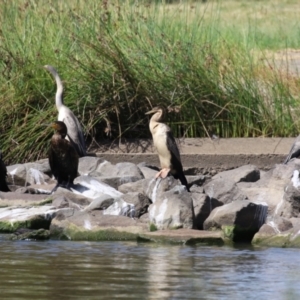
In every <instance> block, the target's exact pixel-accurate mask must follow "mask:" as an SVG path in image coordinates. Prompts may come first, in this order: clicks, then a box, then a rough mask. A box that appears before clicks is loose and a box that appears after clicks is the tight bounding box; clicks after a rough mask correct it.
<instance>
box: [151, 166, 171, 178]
mask: <svg viewBox="0 0 300 300" xmlns="http://www.w3.org/2000/svg"><path fill="white" fill-rule="evenodd" d="M169 172H170V169H169V168H163V169H161V170H160V171H159V172H158V173H157V174H156V175H155V178H156V179H157V178H159V177H161V178H166V177H167V176H168V174H169Z"/></svg>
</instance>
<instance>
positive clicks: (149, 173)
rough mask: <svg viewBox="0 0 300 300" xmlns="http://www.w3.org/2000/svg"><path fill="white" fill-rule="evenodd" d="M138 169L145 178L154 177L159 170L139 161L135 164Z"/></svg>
mask: <svg viewBox="0 0 300 300" xmlns="http://www.w3.org/2000/svg"><path fill="white" fill-rule="evenodd" d="M137 166H138V168H139V169H140V171H141V172H142V174H143V176H144V178H146V179H148V178H149V179H152V178H154V177H155V175H156V174H157V173H158V172H159V170H158V169H157V168H151V167H150V166H148V165H147V164H145V163H140V164H138V165H137Z"/></svg>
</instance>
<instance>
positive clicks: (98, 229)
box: [50, 210, 147, 241]
mask: <svg viewBox="0 0 300 300" xmlns="http://www.w3.org/2000/svg"><path fill="white" fill-rule="evenodd" d="M146 231H147V225H146V224H143V223H142V222H140V221H138V220H134V219H132V218H127V217H123V216H109V215H103V214H102V211H100V210H94V211H92V212H75V213H74V215H73V216H70V217H65V216H61V215H58V216H57V217H56V218H54V219H53V220H52V223H51V226H50V234H51V237H54V238H59V239H69V240H81V241H108V240H110V241H112V240H134V241H136V240H137V239H138V236H139V234H140V233H143V232H146Z"/></svg>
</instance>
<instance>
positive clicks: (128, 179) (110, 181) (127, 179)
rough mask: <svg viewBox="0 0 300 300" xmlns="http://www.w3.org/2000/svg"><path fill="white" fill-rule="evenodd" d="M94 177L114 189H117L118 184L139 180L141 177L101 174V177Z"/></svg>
mask: <svg viewBox="0 0 300 300" xmlns="http://www.w3.org/2000/svg"><path fill="white" fill-rule="evenodd" d="M95 178H96V179H99V180H101V181H102V182H104V183H106V184H108V185H110V186H112V187H113V188H115V189H118V187H119V186H120V185H123V184H126V183H131V182H136V181H139V180H141V177H137V176H120V177H103V176H101V177H95Z"/></svg>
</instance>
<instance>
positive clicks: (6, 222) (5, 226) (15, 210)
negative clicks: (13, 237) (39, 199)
mask: <svg viewBox="0 0 300 300" xmlns="http://www.w3.org/2000/svg"><path fill="white" fill-rule="evenodd" d="M57 212H58V210H57V209H56V208H55V207H54V206H48V205H45V206H38V207H5V208H0V232H1V233H9V232H15V231H16V230H17V229H19V228H29V229H40V228H44V229H49V226H50V223H51V220H52V218H53V217H54V216H55V215H56V213H57Z"/></svg>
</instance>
